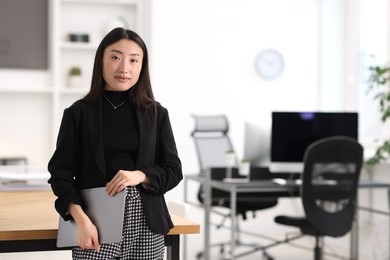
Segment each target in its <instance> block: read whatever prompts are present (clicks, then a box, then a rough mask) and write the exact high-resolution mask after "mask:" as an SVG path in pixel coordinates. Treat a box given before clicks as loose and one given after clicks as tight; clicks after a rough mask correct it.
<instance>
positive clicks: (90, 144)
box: [48, 28, 183, 260]
mask: <svg viewBox="0 0 390 260" xmlns="http://www.w3.org/2000/svg"><path fill="white" fill-rule="evenodd" d="M48 169H49V172H50V174H51V178H50V179H49V183H50V184H51V187H52V189H53V192H54V194H55V195H56V196H57V197H58V198H57V200H56V202H55V207H56V210H57V211H58V213H59V214H60V215H61V216H62V217H63V218H64V219H65V220H69V219H71V218H73V219H74V220H75V222H76V224H77V227H78V241H77V243H78V245H79V246H78V247H76V248H74V249H73V251H72V255H73V259H105V260H106V259H148V260H150V259H163V255H164V234H166V233H168V231H169V230H170V229H171V228H172V227H173V224H172V221H171V218H170V216H169V213H168V210H167V207H166V204H165V200H164V194H165V193H166V192H167V191H169V190H170V189H172V188H174V187H175V186H176V185H177V184H178V183H179V182H180V181H181V180H182V178H183V176H182V171H181V162H180V159H179V157H178V154H177V149H176V144H175V140H174V136H173V133H172V129H171V125H170V121H169V116H168V111H167V110H166V109H165V108H164V107H162V106H161V105H160V104H159V103H157V102H156V101H155V100H154V96H153V92H152V88H151V83H150V78H149V67H148V52H147V48H146V45H145V43H144V42H143V40H142V39H141V38H140V36H139V35H137V34H136V33H135V32H133V31H130V30H125V29H123V28H116V29H114V30H112V31H111V32H110V33H108V34H107V36H106V37H105V38H104V39H103V40H102V42H101V43H100V45H99V47H98V49H97V52H96V56H95V62H94V68H93V75H92V82H91V89H90V91H89V93H88V94H87V95H86V96H85V97H84V98H83V99H81V100H78V101H76V102H75V103H74V104H73V105H72V106H70V107H69V108H67V109H65V111H64V114H63V118H62V122H61V127H60V131H59V134H58V140H57V147H56V150H55V152H54V154H53V156H52V158H51V160H50V162H49V164H48ZM104 186H106V191H107V193H108V194H109V195H110V196H114V195H115V194H116V193H118V192H121V191H124V190H125V192H126V208H125V220H124V225H123V239H122V242H121V243H118V244H116V243H115V244H114V243H113V244H103V245H100V244H99V241H98V233H97V229H96V227H95V226H94V224H93V223H92V222H91V220H90V219H89V218H88V216H87V215H86V214H85V213H84V211H83V209H82V203H81V199H80V197H79V194H78V190H80V189H86V188H94V187H104Z"/></svg>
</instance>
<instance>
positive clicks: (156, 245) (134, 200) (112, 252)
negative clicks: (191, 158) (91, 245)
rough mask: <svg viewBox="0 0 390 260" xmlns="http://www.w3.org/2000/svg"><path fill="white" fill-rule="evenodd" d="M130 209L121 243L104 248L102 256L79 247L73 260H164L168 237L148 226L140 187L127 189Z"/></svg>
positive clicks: (125, 219)
mask: <svg viewBox="0 0 390 260" xmlns="http://www.w3.org/2000/svg"><path fill="white" fill-rule="evenodd" d="M126 193H127V194H126V206H125V217H124V223H123V234H122V242H121V243H113V244H102V245H101V248H100V252H99V253H97V252H96V251H95V250H85V249H81V248H80V247H75V248H74V249H73V250H72V258H73V260H109V259H121V260H162V259H163V258H164V249H165V248H164V235H161V234H155V233H153V232H152V231H151V230H150V229H149V227H148V225H147V224H146V219H145V214H144V210H143V205H142V201H141V195H140V194H139V191H138V190H137V188H136V187H129V188H127V189H126Z"/></svg>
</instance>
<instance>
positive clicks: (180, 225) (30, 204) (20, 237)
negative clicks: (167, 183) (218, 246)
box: [0, 191, 200, 260]
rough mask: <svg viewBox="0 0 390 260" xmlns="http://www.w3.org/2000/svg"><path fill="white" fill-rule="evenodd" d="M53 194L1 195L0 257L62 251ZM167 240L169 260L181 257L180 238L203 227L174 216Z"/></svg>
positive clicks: (13, 193) (1, 193)
mask: <svg viewBox="0 0 390 260" xmlns="http://www.w3.org/2000/svg"><path fill="white" fill-rule="evenodd" d="M54 200H55V196H54V195H53V193H52V192H51V191H0V253H6V252H27V251H49V250H61V249H59V248H57V247H56V239H57V228H58V214H57V212H56V211H55V209H54ZM171 217H172V220H173V223H174V225H175V226H174V227H173V228H172V229H171V230H170V232H169V233H168V235H166V236H165V245H166V246H167V256H168V259H174V260H178V259H179V258H180V257H179V255H180V249H179V248H180V242H179V241H180V235H181V234H199V232H200V225H199V224H196V223H194V222H192V221H189V220H187V219H185V218H182V217H180V216H177V215H174V214H171Z"/></svg>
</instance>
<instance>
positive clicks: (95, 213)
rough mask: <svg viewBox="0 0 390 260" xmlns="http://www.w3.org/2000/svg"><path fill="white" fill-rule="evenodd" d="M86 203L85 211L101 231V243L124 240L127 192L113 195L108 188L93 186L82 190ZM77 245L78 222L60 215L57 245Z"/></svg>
mask: <svg viewBox="0 0 390 260" xmlns="http://www.w3.org/2000/svg"><path fill="white" fill-rule="evenodd" d="M80 194H81V197H82V198H83V201H84V203H85V207H84V210H85V213H86V214H87V215H88V216H89V218H90V219H91V221H92V222H93V223H94V224H95V226H96V227H97V229H98V233H99V243H100V244H106V243H118V242H120V241H121V240H122V227H123V217H124V209H125V192H120V193H117V194H116V195H115V196H113V197H111V196H109V195H108V194H107V192H106V188H105V187H101V188H93V189H85V190H81V191H80ZM73 246H77V224H76V222H75V221H74V220H69V221H64V220H63V218H62V217H60V220H59V225H58V235H57V247H73Z"/></svg>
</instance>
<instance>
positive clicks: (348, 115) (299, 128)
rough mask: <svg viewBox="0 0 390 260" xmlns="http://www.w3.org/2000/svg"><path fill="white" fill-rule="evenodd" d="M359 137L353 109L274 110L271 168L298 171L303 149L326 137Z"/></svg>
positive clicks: (300, 167) (299, 171)
mask: <svg viewBox="0 0 390 260" xmlns="http://www.w3.org/2000/svg"><path fill="white" fill-rule="evenodd" d="M336 135H341V136H349V137H352V138H355V139H356V140H358V114H357V113H354V112H273V113H272V123H271V145H270V148H271V156H270V171H271V172H285V173H301V172H302V171H303V156H304V153H305V150H306V148H307V147H308V146H309V145H310V144H311V143H312V142H314V141H316V140H319V139H321V138H324V137H329V136H336Z"/></svg>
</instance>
